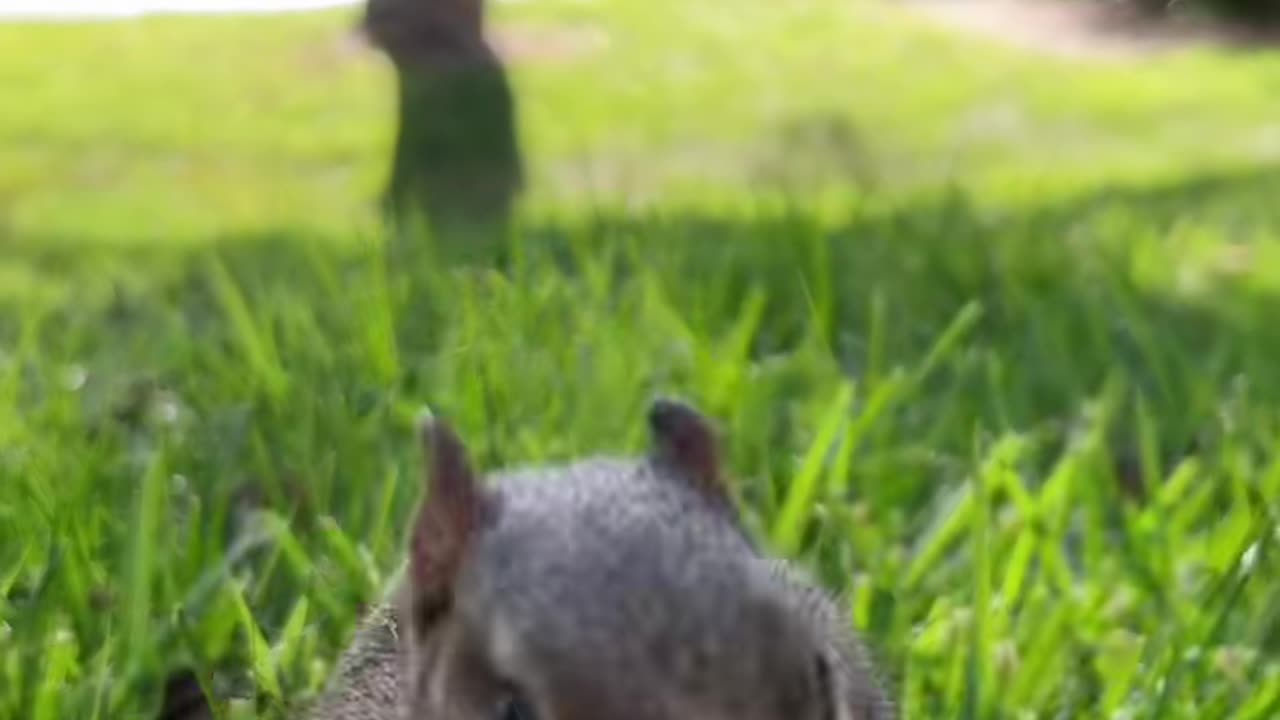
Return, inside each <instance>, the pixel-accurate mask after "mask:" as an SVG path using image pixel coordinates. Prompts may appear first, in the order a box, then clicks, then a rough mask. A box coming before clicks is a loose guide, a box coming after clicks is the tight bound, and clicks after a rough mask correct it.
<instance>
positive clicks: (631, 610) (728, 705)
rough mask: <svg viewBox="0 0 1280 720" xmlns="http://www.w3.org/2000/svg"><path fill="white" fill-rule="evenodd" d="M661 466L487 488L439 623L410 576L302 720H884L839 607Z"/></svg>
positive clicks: (575, 467)
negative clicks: (425, 617)
mask: <svg viewBox="0 0 1280 720" xmlns="http://www.w3.org/2000/svg"><path fill="white" fill-rule="evenodd" d="M658 459H659V458H658V456H657V455H656V454H655V455H654V456H651V457H644V458H634V459H631V458H594V459H587V460H581V461H577V462H574V463H570V464H567V465H560V466H552V467H542V468H529V469H520V470H511V471H507V472H503V473H499V474H497V475H495V476H493V477H491V478H490V480H489V483H488V486H487V488H486V489H485V491H484V492H485V498H486V512H485V514H484V518H485V519H484V522H483V523H482V524H481V525H480V527H479V529H478V530H477V531H475V533H474V536H473V537H471V538H470V539H469V540H468V543H467V546H466V547H467V550H466V554H465V557H464V558H463V560H462V562H461V563H460V564H459V569H458V571H457V574H456V576H454V577H452V579H451V582H452V585H451V587H452V595H451V604H450V605H449V607H448V610H447V611H445V612H444V613H443V614H439V615H437V616H433V619H431V620H430V621H429V622H428V623H427V624H425V625H424V624H422V622H420V621H419V620H418V618H419V617H420V616H421V615H420V612H419V611H420V608H419V607H418V606H417V605H415V604H414V603H415V590H414V575H413V573H412V571H411V572H409V573H407V574H406V576H405V578H404V579H403V580H400V581H398V583H397V585H396V588H395V590H394V597H393V598H392V599H391V600H389V602H388V603H387V606H386V607H383V608H381V609H379V610H378V611H377V612H375V613H374V614H373V615H372V616H371V618H370V619H369V620H368V621H367V622H366V623H365V625H364V626H363V627H362V629H361V630H360V631H359V632H358V634H357V636H356V638H355V641H354V642H353V644H352V646H351V647H350V648H349V649H348V651H347V652H346V654H345V655H344V656H343V659H342V661H341V662H340V664H339V666H338V668H337V669H336V671H335V676H334V678H333V681H332V684H331V688H330V693H329V695H328V696H327V697H326V698H324V699H323V700H322V701H321V702H320V703H319V704H318V705H317V706H316V707H315V708H313V709H312V711H311V715H309V716H308V717H309V718H310V720H409V719H412V720H490V718H492V719H493V720H502V718H503V717H504V716H503V715H502V714H501V712H500V708H501V705H500V703H501V701H503V700H504V699H506V698H509V697H514V696H513V695H512V693H513V692H518V694H519V695H520V696H521V697H523V698H524V699H525V701H527V703H528V704H529V706H531V707H533V708H535V709H536V710H537V718H538V720H591V719H593V718H594V719H599V720H678V719H689V720H730V719H731V718H732V719H734V720H881V719H888V718H892V717H893V715H894V713H893V707H892V705H891V703H890V702H889V700H888V699H887V697H885V695H884V693H883V691H882V690H881V689H880V687H879V686H878V684H877V682H876V679H875V677H874V675H873V672H872V669H871V666H870V664H869V661H868V659H867V658H866V655H865V653H864V651H863V649H862V647H861V645H860V644H859V642H858V641H857V639H856V637H855V636H854V635H853V633H852V631H851V629H850V628H849V627H848V622H847V620H846V618H845V617H844V614H843V613H842V612H841V611H840V609H839V606H838V605H837V604H836V603H835V602H834V601H833V600H832V599H831V598H830V597H829V596H828V595H827V593H825V592H824V591H823V590H821V589H820V588H818V587H817V586H816V585H814V584H812V583H811V582H810V581H809V580H808V579H807V578H805V577H804V576H803V574H802V573H800V571H798V570H796V569H794V568H791V567H789V566H787V565H786V564H785V563H783V562H782V561H780V560H776V559H772V558H768V557H766V556H763V555H762V554H760V553H759V552H758V551H756V550H755V549H754V548H753V546H752V544H751V542H750V540H749V538H747V537H746V535H745V534H744V533H743V531H742V530H741V528H740V526H739V525H738V523H737V522H736V518H735V516H734V514H733V511H732V508H731V507H729V506H728V505H726V504H723V503H721V502H718V501H717V498H716V497H714V496H710V495H708V493H706V492H705V488H700V487H698V486H697V485H696V484H695V483H692V482H688V481H687V479H686V478H683V477H674V476H673V469H672V467H673V466H672V465H671V463H670V462H669V461H668V462H659V461H658Z"/></svg>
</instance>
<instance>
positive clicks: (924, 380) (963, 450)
mask: <svg viewBox="0 0 1280 720" xmlns="http://www.w3.org/2000/svg"><path fill="white" fill-rule="evenodd" d="M496 19H497V25H498V27H500V28H505V29H508V30H512V31H514V30H521V31H524V32H531V31H533V30H538V31H540V32H544V33H547V32H551V31H563V30H564V29H565V28H582V27H587V28H590V29H593V30H594V31H595V32H597V33H599V34H600V35H601V36H603V37H606V38H608V43H607V44H606V45H604V46H603V47H602V48H601V49H598V50H596V51H594V54H587V55H583V56H577V57H564V58H558V59H554V60H553V59H547V60H543V61H530V62H527V63H522V64H519V65H518V66H517V67H516V68H515V71H514V78H515V82H516V87H517V90H518V92H519V93H520V97H521V103H522V104H521V112H522V116H521V122H522V125H521V133H522V136H523V138H524V140H525V144H526V147H527V148H528V152H529V155H530V162H531V182H532V188H533V190H532V192H531V195H530V197H529V198H528V202H527V204H526V207H525V212H524V215H523V222H522V226H521V231H520V233H519V234H518V235H517V236H516V237H515V238H513V240H512V243H513V250H514V252H513V258H514V260H513V262H512V265H511V267H510V268H508V269H507V271H505V272H497V271H496V270H485V269H481V268H476V267H461V266H447V265H443V264H442V263H440V262H439V261H433V260H432V257H431V255H430V253H426V252H423V253H415V254H412V255H410V256H408V257H406V256H403V255H399V254H393V252H398V250H396V248H391V247H388V246H387V245H386V244H385V243H384V239H383V237H382V236H381V234H380V233H379V232H378V231H377V229H376V225H375V224H374V223H373V222H372V216H371V214H370V210H371V206H372V203H371V200H372V198H373V197H374V194H375V193H376V191H377V188H378V183H379V182H380V181H381V177H382V172H383V171H384V166H383V162H384V159H385V157H386V153H387V142H388V140H389V133H390V129H391V128H390V126H389V117H390V116H389V115H388V111H389V109H390V105H389V103H390V77H389V74H388V71H387V69H386V68H385V67H384V66H382V65H381V64H380V63H379V62H378V61H377V59H376V58H373V57H371V56H368V55H364V54H360V53H354V52H348V51H347V50H344V49H343V47H344V46H343V45H341V43H340V42H339V40H340V37H341V31H342V29H343V28H344V27H345V26H346V24H347V23H348V22H349V20H350V18H349V15H348V14H345V13H318V14H312V15H290V16H280V17H269V18H252V19H229V18H217V19H201V20H194V19H157V20H147V21H145V22H140V23H117V24H88V25H83V26H36V25H31V26H5V27H0V48H3V51H2V52H3V62H0V87H2V88H4V96H3V98H2V99H0V105H2V106H3V107H4V108H5V111H4V112H3V113H0V248H3V253H2V254H0V717H6V718H7V717H15V718H16V717H30V718H36V719H37V720H44V719H45V718H50V719H51V718H58V717H85V718H106V717H112V718H124V717H146V716H149V714H150V713H153V712H154V710H155V708H156V706H157V702H158V693H159V687H160V683H161V682H162V680H163V678H164V676H165V675H166V674H167V673H168V672H169V671H171V670H173V669H175V668H177V667H180V666H191V667H195V668H197V670H198V673H199V675H200V677H201V679H202V682H204V683H206V684H207V685H208V686H209V687H210V688H211V689H212V690H214V692H215V693H216V694H217V695H218V696H219V697H240V698H246V699H245V700H241V701H240V702H239V703H238V704H237V705H235V706H234V707H232V709H231V710H232V713H233V716H238V717H249V716H256V715H259V714H261V715H262V716H275V715H277V714H278V713H279V711H280V709H281V708H282V707H284V706H286V705H289V704H291V703H296V702H299V701H303V700H305V699H306V698H307V697H308V696H309V695H310V694H312V693H313V692H315V691H316V690H317V689H318V688H319V687H320V685H321V683H322V682H323V680H324V677H325V674H326V672H327V670H328V668H329V666H330V663H331V662H332V661H333V659H334V658H335V655H336V652H337V651H338V650H339V648H340V647H341V645H342V643H343V642H344V641H345V640H346V639H347V637H348V636H349V633H350V631H351V630H352V626H353V623H354V622H355V620H356V619H357V617H358V614H359V612H360V606H361V604H362V603H364V602H367V601H369V600H370V599H372V598H373V597H375V596H376V595H377V593H378V592H379V589H380V587H381V586H382V584H383V582H384V581H385V580H386V578H387V577H388V575H389V573H391V572H392V571H393V570H394V568H395V565H396V561H397V558H398V556H399V554H400V551H401V545H402V543H401V539H402V536H403V530H404V527H405V522H406V520H407V517H408V513H409V512H410V510H411V508H412V506H413V502H414V501H415V500H416V498H417V496H418V490H419V485H418V476H417V474H416V473H417V465H416V463H417V461H418V457H417V449H416V448H415V447H414V445H413V443H412V442H411V435H410V427H411V424H410V421H411V418H412V417H413V416H414V414H415V413H416V412H417V410H418V409H419V408H420V407H422V406H423V405H428V406H430V407H431V408H433V409H434V410H435V411H436V412H440V413H443V414H446V415H448V416H449V417H451V418H452V419H453V420H454V422H455V424H456V425H457V427H458V428H459V429H460V431H461V432H462V433H463V434H464V435H465V436H466V437H467V438H468V442H469V443H470V444H471V446H472V448H473V451H474V452H475V453H476V455H477V459H478V461H479V462H481V463H483V464H484V465H485V466H488V467H493V466H496V465H499V464H505V463H516V462H521V463H523V462H536V461H544V460H553V459H563V458H568V457H572V456H575V455H579V454H582V453H586V452H595V451H609V452H623V451H632V450H636V449H638V448H639V447H641V445H642V444H643V442H644V428H643V424H642V413H641V410H642V407H643V403H644V402H645V400H646V399H647V398H648V397H649V396H650V395H651V394H652V393H654V392H657V391H671V392H678V393H681V394H684V395H686V396H688V397H691V398H692V399H694V400H695V401H696V402H697V403H698V404H699V405H700V406H702V407H703V408H704V409H705V410H707V411H708V412H710V413H712V414H713V415H715V416H716V418H717V419H718V421H719V422H720V423H721V424H722V426H723V428H724V431H725V434H726V439H727V442H728V452H729V453H730V465H731V467H732V469H733V471H734V473H735V475H736V476H737V477H738V478H739V480H740V484H739V487H738V491H739V492H740V494H741V496H742V500H743V504H744V507H745V508H746V510H747V515H748V517H749V521H750V523H751V524H752V525H753V527H754V528H755V529H756V531H757V532H758V533H759V534H760V536H761V537H764V538H767V539H768V540H769V542H770V543H771V544H772V546H773V547H775V548H777V549H778V550H779V551H780V552H784V553H786V554H788V555H790V556H793V557H796V558H797V559H798V560H799V561H800V562H802V563H804V564H805V565H806V566H808V567H810V568H812V569H813V570H814V571H815V572H816V573H818V575H819V576H820V577H821V578H822V579H823V580H824V581H826V582H827V583H828V584H829V585H831V586H832V587H833V588H836V589H842V590H847V598H848V603H849V611H850V617H851V622H853V623H854V624H855V625H856V626H857V627H858V628H860V629H861V630H862V631H863V632H864V634H865V635H866V637H867V638H868V640H869V641H870V643H871V644H872V645H873V646H874V648H875V649H876V652H877V655H878V656H879V657H880V659H881V661H882V665H883V667H884V670H885V672H886V674H887V675H888V677H889V678H890V679H891V680H892V683H893V687H894V690H895V695H896V697H898V698H899V700H900V702H901V704H902V707H903V710H904V714H905V716H906V717H908V718H921V717H948V718H949V717H958V718H960V717H962V718H979V717H981V718H991V717H1013V718H1031V717H1043V718H1048V717H1098V718H1104V717H1105V718H1121V717H1123V718H1203V717H1213V718H1233V719H1236V720H1246V719H1256V720H1262V719H1263V718H1268V717H1273V716H1275V714H1276V713H1277V712H1278V711H1280V663H1277V662H1276V661H1275V659H1274V658H1275V657H1276V653H1277V650H1278V649H1280V606H1278V605H1277V604H1276V601H1275V599H1276V596H1277V593H1280V559H1278V558H1277V553H1278V552H1280V550H1278V549H1277V548H1276V540H1277V539H1278V537H1280V536H1278V535H1277V527H1278V526H1277V514H1278V513H1280V506H1278V505H1277V498H1280V455H1278V454H1277V453H1276V447H1277V442H1278V441H1280V369H1277V368H1278V366H1277V365H1276V363H1275V358H1277V357H1280V326H1277V325H1276V323H1275V322H1274V318H1275V316H1276V312H1277V309H1280V302H1278V298H1277V291H1278V290H1280V262H1277V261H1278V260H1280V243H1278V242H1277V239H1278V238H1280V210H1278V209H1277V206H1276V204H1275V201H1274V198H1275V197H1277V196H1278V193H1280V170H1278V169H1277V167H1276V165H1275V163H1274V161H1275V159H1276V158H1277V153H1280V145H1277V141H1276V130H1275V126H1274V118H1275V117H1276V111H1277V110H1278V109H1280V104H1278V103H1280V101H1277V100H1276V99H1275V97H1276V95H1275V92H1274V90H1275V87H1276V86H1277V83H1280V63H1277V62H1276V61H1275V59H1274V56H1268V55H1258V54H1233V53H1226V52H1207V51H1203V52H1195V53H1184V54H1180V55H1176V56H1172V57H1168V58H1162V59H1160V60H1157V61H1150V62H1146V63H1142V64H1120V65H1102V64H1099V65H1089V64H1074V63H1069V62H1065V61H1059V60H1051V59H1046V58H1040V57H1035V56H1029V55H1024V54H1020V53H1017V52H1014V51H1012V50H1007V49H1004V48H1000V47H996V46H990V45H986V44H983V43H981V42H979V41H977V40H974V39H970V38H965V37H960V36H953V35H948V34H944V33H942V32H940V31H938V30H935V29H933V28H931V27H928V26H922V25H918V24H916V21H914V20H912V19H911V18H910V16H908V15H906V14H904V13H902V11H900V10H896V9H893V8H890V7H886V6H882V5H878V4H870V3H868V2H838V1H837V0H829V1H828V0H821V1H820V0H803V1H801V2H788V3H776V2H765V1H764V0H703V2H699V3H682V2H677V0H645V1H644V2H641V1H640V0H602V1H601V2H596V3H590V4H584V3H578V2H570V1H569V0H546V1H545V2H538V3H521V4H511V5H500V6H498V10H497V18H496Z"/></svg>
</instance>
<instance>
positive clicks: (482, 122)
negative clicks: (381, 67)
mask: <svg viewBox="0 0 1280 720" xmlns="http://www.w3.org/2000/svg"><path fill="white" fill-rule="evenodd" d="M364 29H365V32H366V33H367V34H368V35H369V37H370V38H371V39H372V41H373V42H374V44H375V45H376V46H377V47H379V48H380V49H381V50H382V51H383V52H384V53H385V54H386V55H387V56H388V57H389V58H390V60H391V62H392V63H393V65H394V67H395V71H396V76H397V91H398V94H399V98H398V104H399V114H398V118H397V123H398V125H397V129H396V141H395V149H394V155H393V157H392V159H391V173H390V177H389V178H388V180H387V185H386V188H385V190H384V198H383V201H384V206H385V208H386V209H387V211H388V212H389V214H390V216H391V219H392V220H394V221H403V220H406V219H408V218H410V217H413V216H416V215H417V214H421V216H422V219H423V220H425V221H426V222H427V223H428V225H429V227H430V230H431V232H432V233H433V234H434V235H435V236H436V237H437V238H438V239H439V240H440V241H441V242H442V243H444V244H451V245H458V244H464V245H474V244H477V243H484V244H488V243H489V242H498V241H500V240H501V239H502V238H503V236H504V235H505V231H506V230H507V227H508V224H509V222H510V219H511V214H512V212H513V210H514V206H515V201H516V199H517V197H518V195H519V193H520V190H521V189H522V186H523V182H524V168H523V162H522V159H521V153H520V147H519V142H518V138H517V132H516V119H517V118H516V103H515V98H514V96H513V93H512V90H511V86H510V83H509V81H508V78H507V72H506V68H505V67H504V66H503V64H502V61H501V59H500V58H499V57H498V55H497V53H495V52H494V51H493V49H492V48H491V47H490V46H489V44H488V43H487V42H486V40H485V38H484V32H483V5H482V2H481V0H369V2H368V4H367V6H366V12H365V19H364Z"/></svg>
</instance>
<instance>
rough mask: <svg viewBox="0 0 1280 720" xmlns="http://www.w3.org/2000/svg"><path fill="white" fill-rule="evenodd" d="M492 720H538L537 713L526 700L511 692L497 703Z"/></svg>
mask: <svg viewBox="0 0 1280 720" xmlns="http://www.w3.org/2000/svg"><path fill="white" fill-rule="evenodd" d="M493 720H538V713H537V712H536V711H534V709H533V705H532V704H531V703H530V702H529V701H528V700H525V699H524V697H522V696H521V695H520V694H519V693H517V692H512V693H510V694H508V695H507V697H505V698H503V699H502V700H501V701H500V702H499V703H498V707H497V710H496V711H495V712H494V715H493Z"/></svg>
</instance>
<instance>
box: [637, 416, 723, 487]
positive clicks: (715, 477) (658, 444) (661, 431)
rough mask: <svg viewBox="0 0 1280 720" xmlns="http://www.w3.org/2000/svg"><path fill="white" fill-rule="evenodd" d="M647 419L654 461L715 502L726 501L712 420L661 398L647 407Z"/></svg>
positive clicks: (717, 444)
mask: <svg viewBox="0 0 1280 720" xmlns="http://www.w3.org/2000/svg"><path fill="white" fill-rule="evenodd" d="M648 419H649V432H650V434H651V436H652V438H653V445H654V447H653V454H654V457H655V459H657V460H658V461H660V462H662V463H664V464H666V465H667V466H668V467H669V468H670V469H672V470H675V471H676V472H677V473H679V474H680V475H681V476H683V477H684V478H685V479H686V480H687V481H689V482H691V483H692V484H693V485H694V486H695V487H697V488H698V489H699V490H701V491H703V492H706V493H708V494H709V495H710V496H711V497H713V498H715V499H716V500H720V501H724V500H728V495H729V490H728V488H727V487H726V486H725V480H724V477H723V476H722V474H721V469H720V444H719V441H718V440H717V439H716V431H715V428H714V427H713V426H712V424H711V421H710V420H708V419H707V418H706V416H704V415H703V414H702V413H701V412H699V411H698V410H697V409H695V408H694V407H693V406H692V405H690V404H688V403H686V402H684V401H681V400H676V399H673V398H664V397H660V398H657V399H655V400H654V401H653V402H652V403H651V404H650V405H649V418H648Z"/></svg>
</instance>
